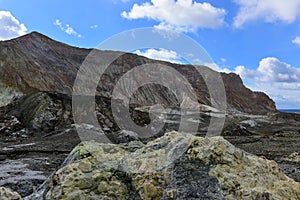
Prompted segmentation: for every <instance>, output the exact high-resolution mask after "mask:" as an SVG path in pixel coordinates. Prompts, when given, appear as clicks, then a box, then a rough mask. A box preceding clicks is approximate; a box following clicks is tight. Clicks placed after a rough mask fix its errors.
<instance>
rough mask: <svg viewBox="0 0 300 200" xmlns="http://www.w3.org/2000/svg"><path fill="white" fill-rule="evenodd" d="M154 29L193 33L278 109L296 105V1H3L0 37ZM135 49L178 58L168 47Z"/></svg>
mask: <svg viewBox="0 0 300 200" xmlns="http://www.w3.org/2000/svg"><path fill="white" fill-rule="evenodd" d="M143 27H156V28H162V29H172V30H175V31H179V32H181V33H182V34H186V35H187V36H189V37H191V38H193V39H194V40H195V41H196V42H198V43H199V44H200V45H202V46H203V47H204V49H205V50H206V51H207V52H208V53H209V55H210V56H211V57H212V59H213V60H214V62H215V63H214V64H212V65H211V67H213V68H215V69H217V70H219V71H225V72H230V71H231V72H236V73H238V74H240V76H241V77H242V78H243V80H244V82H245V84H246V85H247V86H248V87H250V88H251V89H253V90H259V91H264V92H266V93H267V94H268V95H270V96H271V97H272V98H273V99H274V100H275V102H276V105H277V107H278V108H300V62H299V57H300V56H299V55H300V0H285V1H277V0H223V1H220V0H204V1H200V0H197V1H195V0H140V1H134V0H101V1H100V0H98V1H96V0H85V1H79V0H75V1H74V0H73V1H70V0H64V1H58V0H51V1H48V0H43V1H41V0H27V1H17V0H0V39H1V40H6V39H10V38H14V37H17V36H20V35H23V34H26V33H29V32H31V31H38V32H41V33H43V34H45V35H48V36H49V37H51V38H53V39H56V40H59V41H62V42H64V43H67V44H71V45H74V46H79V47H96V46H97V45H98V44H99V43H101V42H102V41H104V40H106V39H107V38H109V37H111V36H113V35H115V34H118V33H120V32H122V31H126V30H130V29H134V28H143ZM137 53H139V54H142V55H145V56H148V57H153V58H156V59H165V60H171V61H175V62H176V59H177V57H178V55H177V54H176V52H175V51H173V50H172V49H150V50H143V51H137Z"/></svg>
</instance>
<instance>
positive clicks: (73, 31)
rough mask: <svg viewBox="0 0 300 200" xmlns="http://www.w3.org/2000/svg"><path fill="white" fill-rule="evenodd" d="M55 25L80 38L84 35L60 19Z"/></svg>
mask: <svg viewBox="0 0 300 200" xmlns="http://www.w3.org/2000/svg"><path fill="white" fill-rule="evenodd" d="M54 25H55V26H58V27H59V28H60V30H62V31H64V32H65V33H67V34H68V35H74V36H77V37H79V38H81V37H82V35H81V34H79V33H77V32H76V31H75V30H74V29H73V28H72V27H71V26H70V25H69V24H66V25H63V23H62V22H61V21H60V20H59V19H56V20H55V22H54Z"/></svg>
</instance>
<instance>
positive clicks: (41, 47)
mask: <svg viewBox="0 0 300 200" xmlns="http://www.w3.org/2000/svg"><path fill="white" fill-rule="evenodd" d="M89 53H91V49H82V48H76V47H71V46H68V45H66V44H63V43H60V42H57V41H54V40H52V39H50V38H48V37H46V36H44V35H42V34H40V33H37V32H32V33H30V34H28V35H25V36H22V37H20V38H17V39H14V40H10V41H4V42H0V81H1V85H2V87H9V88H13V89H14V90H16V92H15V93H17V92H22V93H29V92H32V91H50V92H57V93H65V94H71V92H72V87H73V84H74V80H75V78H76V75H77V72H78V69H79V67H80V66H81V64H82V63H83V62H84V60H85V58H86V57H87V56H88V55H89ZM93 53H94V54H95V55H96V56H97V58H99V60H100V61H98V64H99V65H105V64H107V63H106V61H105V60H107V58H111V57H116V58H117V59H115V60H114V61H113V62H112V63H110V67H109V69H108V70H106V71H105V73H104V75H103V76H102V79H101V81H100V84H99V86H98V95H100V96H107V95H108V96H110V94H111V92H112V90H113V88H114V85H115V83H116V82H117V81H118V80H119V78H120V77H122V75H124V74H125V73H126V72H128V71H129V70H131V69H133V68H134V67H136V66H140V65H143V64H150V63H152V64H161V65H166V66H170V67H172V68H174V69H176V70H177V71H179V72H180V74H182V75H184V76H185V77H186V79H187V80H188V81H189V82H190V83H191V85H192V86H193V88H194V91H195V94H196V96H197V98H198V101H199V102H200V103H203V104H205V105H210V96H209V92H208V89H207V87H206V84H205V82H204V80H203V78H202V77H201V75H200V74H199V72H197V70H196V69H195V68H194V67H192V66H190V65H178V64H171V63H167V62H162V61H155V60H151V59H148V58H145V57H141V56H137V55H134V54H129V53H121V52H112V51H100V50H97V51H93ZM202 70H203V71H204V73H205V74H207V73H212V70H210V69H209V68H207V67H203V68H202ZM221 77H222V78H223V81H224V85H225V90H226V93H227V103H228V108H229V110H231V111H241V112H247V113H253V114H264V113H268V112H276V107H275V104H274V102H273V101H272V100H271V99H270V98H269V97H268V96H267V95H265V94H263V93H257V92H252V91H251V90H249V89H248V88H246V87H245V86H244V85H243V83H242V80H241V79H240V77H239V76H238V75H235V74H233V73H231V74H225V73H222V74H221ZM140 78H142V77H140ZM124 90H126V88H124ZM133 102H134V103H138V104H143V105H153V104H155V103H162V104H164V105H177V104H178V100H177V99H176V96H175V95H174V94H172V93H171V92H170V91H169V90H167V88H165V87H163V86H160V85H149V86H145V87H142V88H140V89H139V91H138V92H136V93H135V95H134V98H133Z"/></svg>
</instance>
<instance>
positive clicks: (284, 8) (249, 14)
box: [234, 0, 300, 27]
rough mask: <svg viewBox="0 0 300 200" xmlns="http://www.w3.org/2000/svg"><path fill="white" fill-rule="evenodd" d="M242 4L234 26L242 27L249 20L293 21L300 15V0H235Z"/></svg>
mask: <svg viewBox="0 0 300 200" xmlns="http://www.w3.org/2000/svg"><path fill="white" fill-rule="evenodd" d="M234 2H235V3H236V4H238V5H239V6H240V8H239V12H238V14H237V16H236V17H235V19H234V26H235V27H241V26H242V25H243V24H245V23H246V22H248V21H254V20H257V19H262V20H264V21H265V22H269V23H270V22H276V21H282V22H285V23H293V22H294V21H295V20H296V19H297V18H298V17H299V16H300V0H285V1H280V0H234Z"/></svg>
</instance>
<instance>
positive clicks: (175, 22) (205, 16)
mask: <svg viewBox="0 0 300 200" xmlns="http://www.w3.org/2000/svg"><path fill="white" fill-rule="evenodd" d="M225 15H226V11H225V10H224V9H220V8H216V7H214V6H212V5H211V4H209V3H206V2H204V3H199V2H195V1H193V0H151V2H146V3H143V4H141V5H138V4H134V5H133V7H132V9H131V11H130V12H125V11H124V12H122V17H124V18H126V19H141V18H148V19H152V20H155V21H158V22H159V24H158V25H156V26H155V27H156V28H160V29H169V30H170V29H171V30H176V31H180V32H191V31H195V30H196V29H198V28H217V27H220V26H222V25H224V17H225Z"/></svg>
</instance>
